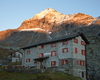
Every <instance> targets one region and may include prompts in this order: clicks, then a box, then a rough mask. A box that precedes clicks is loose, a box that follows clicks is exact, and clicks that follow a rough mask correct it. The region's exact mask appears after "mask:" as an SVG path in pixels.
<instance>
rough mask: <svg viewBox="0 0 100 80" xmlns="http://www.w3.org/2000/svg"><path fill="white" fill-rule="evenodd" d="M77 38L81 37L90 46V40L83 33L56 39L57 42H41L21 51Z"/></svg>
mask: <svg viewBox="0 0 100 80" xmlns="http://www.w3.org/2000/svg"><path fill="white" fill-rule="evenodd" d="M77 36H81V37H82V39H83V40H84V41H85V42H86V44H89V42H88V40H87V39H86V37H85V36H84V35H83V33H78V34H75V35H68V36H66V37H62V38H59V39H55V40H52V41H46V42H41V43H37V44H33V45H30V46H26V47H23V48H21V49H27V48H31V47H35V46H38V45H44V44H48V43H54V42H59V41H63V40H70V39H72V38H75V37H77Z"/></svg>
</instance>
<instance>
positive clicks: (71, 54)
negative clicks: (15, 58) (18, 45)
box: [22, 33, 89, 80]
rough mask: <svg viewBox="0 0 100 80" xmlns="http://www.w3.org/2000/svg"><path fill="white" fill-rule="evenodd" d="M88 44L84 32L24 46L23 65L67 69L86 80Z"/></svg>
mask: <svg viewBox="0 0 100 80" xmlns="http://www.w3.org/2000/svg"><path fill="white" fill-rule="evenodd" d="M86 44H89V42H88V40H87V39H86V38H85V36H84V35H83V34H82V33H78V34H75V35H69V36H66V37H64V38H60V39H56V40H52V41H48V42H43V43H38V44H34V45H31V46H27V47H23V48H22V49H23V58H22V59H23V60H22V65H23V66H25V67H34V68H38V69H47V68H57V69H65V70H66V71H68V72H69V73H70V74H73V75H75V76H78V77H81V78H83V80H86V48H85V47H86Z"/></svg>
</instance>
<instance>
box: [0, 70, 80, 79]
mask: <svg viewBox="0 0 100 80" xmlns="http://www.w3.org/2000/svg"><path fill="white" fill-rule="evenodd" d="M0 80H81V79H80V78H78V77H75V76H73V75H70V74H63V73H60V72H56V73H50V72H44V73H38V74H27V73H9V72H2V71H1V72H0Z"/></svg>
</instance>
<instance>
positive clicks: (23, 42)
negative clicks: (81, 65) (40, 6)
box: [0, 8, 100, 80]
mask: <svg viewBox="0 0 100 80" xmlns="http://www.w3.org/2000/svg"><path fill="white" fill-rule="evenodd" d="M78 32H80V33H83V34H84V35H85V36H86V38H87V39H88V41H89V42H90V44H89V45H87V46H86V49H87V58H86V59H87V72H88V73H87V74H88V75H89V76H92V78H91V80H92V79H93V80H99V79H100V49H99V48H100V16H99V17H96V18H94V17H92V16H89V15H87V14H83V13H76V14H69V15H64V14H62V13H59V12H57V11H56V10H54V9H52V8H48V9H46V10H44V11H42V12H40V13H38V14H36V15H35V16H34V17H32V18H31V19H27V20H25V21H23V22H22V24H21V26H20V27H18V28H17V29H8V30H5V31H0V46H1V47H10V48H20V47H25V46H28V45H32V44H35V43H39V42H45V41H50V40H53V39H58V38H60V37H66V36H67V35H71V34H75V33H78Z"/></svg>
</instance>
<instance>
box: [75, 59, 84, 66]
mask: <svg viewBox="0 0 100 80" xmlns="http://www.w3.org/2000/svg"><path fill="white" fill-rule="evenodd" d="M76 64H78V65H84V61H82V60H76Z"/></svg>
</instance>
